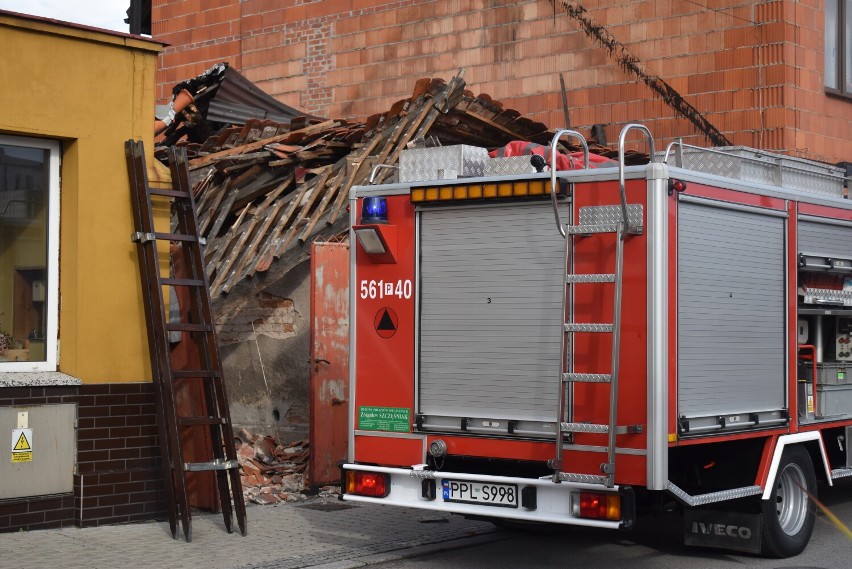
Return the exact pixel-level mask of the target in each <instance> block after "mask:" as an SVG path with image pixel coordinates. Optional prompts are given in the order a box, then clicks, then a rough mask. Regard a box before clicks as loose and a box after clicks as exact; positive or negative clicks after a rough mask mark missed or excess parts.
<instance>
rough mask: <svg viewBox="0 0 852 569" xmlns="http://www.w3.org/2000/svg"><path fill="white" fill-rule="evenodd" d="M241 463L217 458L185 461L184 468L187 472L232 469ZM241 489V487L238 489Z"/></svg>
mask: <svg viewBox="0 0 852 569" xmlns="http://www.w3.org/2000/svg"><path fill="white" fill-rule="evenodd" d="M239 467H240V463H239V462H237V461H236V460H222V459H221V458H217V459H215V460H211V461H210V462H184V463H183V469H184V470H186V471H187V472H202V471H207V470H230V469H232V468H239ZM237 491H239V489H237Z"/></svg>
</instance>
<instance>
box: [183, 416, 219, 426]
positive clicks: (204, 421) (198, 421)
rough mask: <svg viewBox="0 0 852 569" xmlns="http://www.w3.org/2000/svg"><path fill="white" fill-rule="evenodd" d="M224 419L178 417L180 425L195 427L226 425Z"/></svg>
mask: <svg viewBox="0 0 852 569" xmlns="http://www.w3.org/2000/svg"><path fill="white" fill-rule="evenodd" d="M226 422H227V421H225V418H224V417H178V425H181V426H183V427H195V426H198V425H224V424H225V423H226Z"/></svg>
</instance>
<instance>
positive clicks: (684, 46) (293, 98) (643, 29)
mask: <svg viewBox="0 0 852 569" xmlns="http://www.w3.org/2000/svg"><path fill="white" fill-rule="evenodd" d="M153 4H154V11H153V32H154V35H155V38H156V39H159V40H163V41H166V42H169V43H171V44H172V45H171V47H169V48H168V49H166V50H165V51H164V52H163V54H162V55H161V59H160V61H161V70H160V72H159V74H158V83H159V85H160V91H159V94H160V98H161V102H163V101H164V100H165V99H166V98H167V97H168V95H169V93H170V89H171V86H172V85H174V84H175V83H176V82H178V81H180V80H182V79H185V78H188V77H192V76H194V75H196V74H198V73H200V72H201V71H203V70H204V69H206V68H207V67H209V66H210V65H212V64H213V63H215V62H218V61H223V60H224V61H228V62H229V63H231V64H232V65H233V66H234V67H235V68H237V69H238V70H240V71H241V72H243V73H244V74H245V75H246V76H247V77H248V78H249V79H251V80H253V81H254V82H256V83H257V84H258V86H260V87H261V88H263V89H264V90H265V91H267V92H268V93H270V94H272V95H274V96H275V97H277V98H279V99H280V100H282V101H283V102H285V103H287V104H289V105H292V106H295V107H297V108H300V109H302V110H305V111H307V112H311V113H314V114H318V115H323V116H329V117H335V118H362V117H365V116H367V115H370V114H373V113H376V112H382V111H384V110H387V109H388V108H389V107H390V105H391V104H392V103H393V102H394V101H396V100H398V99H400V98H403V97H406V96H408V94H409V93H410V92H411V89H412V87H413V85H414V81H415V80H416V79H417V78H419V77H423V76H438V77H444V78H447V79H448V78H449V77H451V76H452V75H453V74H455V73H456V72H457V71H458V69H459V68H461V67H464V68H465V69H466V75H465V79H466V80H467V82H468V84H469V86H470V88H471V89H472V90H473V91H474V92H476V93H488V94H490V95H491V96H492V97H494V98H497V99H499V100H502V101H503V102H504V103H505V104H506V105H507V106H509V107H513V108H515V109H517V110H519V111H521V112H522V113H525V114H528V115H531V117H532V118H534V119H536V120H540V121H543V122H544V123H545V124H547V125H549V126H550V127H552V128H557V127H561V126H564V122H565V121H564V118H563V112H562V109H561V107H562V104H561V95H560V87H559V73H562V74H563V75H564V77H565V81H566V84H567V90H568V100H569V104H570V107H571V122H572V125H573V126H574V127H579V128H581V129H582V128H588V127H589V126H591V125H592V124H595V123H604V124H608V125H611V126H609V127H607V129H606V132H607V137H608V139H609V140H610V141H612V140H614V139H615V138H616V137H617V134H618V131H619V130H620V128H621V126H622V125H623V124H625V123H627V122H643V123H645V124H647V125H648V126H649V128H651V131H652V132H653V133H654V135H655V138H657V139H658V142H659V143H666V142H667V141H668V140H670V139H671V138H673V137H677V136H683V137H684V138H686V140H687V142H692V143H698V144H706V141H705V140H704V139H703V138H702V137H701V136H698V135H696V131H695V129H694V128H693V127H692V126H691V124H690V123H689V122H688V121H686V120H684V119H683V118H680V117H678V116H676V115H675V113H674V112H673V111H672V110H671V108H669V107H668V106H667V105H665V104H664V103H663V102H662V101H661V100H660V99H659V98H658V97H655V96H653V94H652V92H651V91H650V90H649V89H648V87H647V86H645V85H644V84H643V83H641V82H640V81H639V80H637V78H636V77H635V75H633V74H630V73H627V72H625V71H624V70H622V69H621V68H619V67H618V66H617V65H616V64H615V63H614V61H613V59H612V58H611V57H609V56H608V55H607V52H606V50H604V49H603V48H602V47H600V45H598V44H596V43H595V42H594V41H593V40H592V39H590V38H589V37H587V35H586V34H584V33H583V32H582V31H580V26H579V24H578V23H577V22H576V21H575V20H573V19H571V18H569V16H568V15H566V13H565V12H564V11H563V10H562V9H561V7H558V8H557V9H556V11H555V16H554V8H553V6H552V5H551V3H550V1H548V0H520V1H512V0H469V1H461V0H456V1H447V0H397V1H388V0H358V1H356V0H324V1H318V0H286V1H280V0H244V1H242V2H240V1H239V0H210V1H206V0H205V1H203V2H202V1H201V0H154V2H153ZM557 4H561V2H557ZM579 4H581V5H582V6H583V7H584V8H585V9H586V10H587V11H588V15H589V16H590V17H591V19H592V20H593V22H594V23H595V24H599V25H602V26H604V27H605V28H606V30H607V31H608V32H609V33H610V34H611V35H612V37H614V38H615V39H616V40H617V41H618V42H619V43H621V44H623V45H624V46H626V48H627V49H628V51H629V53H630V55H632V56H633V57H635V58H636V59H637V60H638V62H639V64H640V66H641V67H642V68H643V69H645V70H647V71H648V72H649V73H651V74H657V75H659V76H660V77H662V78H663V79H665V80H666V81H667V82H668V83H669V84H670V85H671V86H672V87H674V88H675V89H676V90H677V91H678V92H679V93H680V94H681V95H683V96H684V98H685V99H686V100H687V101H688V102H689V103H691V104H692V105H693V106H694V107H695V108H696V109H698V110H700V111H701V112H702V113H703V114H704V116H706V118H707V119H708V120H709V121H710V122H711V123H712V124H713V125H714V126H715V127H716V128H718V129H719V130H720V131H722V132H723V133H724V134H725V135H726V136H727V137H728V138H729V139H730V140H731V141H732V142H733V143H734V144H742V145H748V146H756V147H763V148H767V149H780V150H784V151H786V152H789V153H791V154H794V155H800V156H806V157H810V158H815V159H822V160H825V161H830V162H834V161H839V160H849V157H850V156H852V141H850V140H849V138H850V137H849V136H848V133H849V132H852V102H850V101H848V100H844V99H838V98H832V97H827V96H826V95H825V94H824V93H823V89H822V61H823V53H822V50H823V35H822V28H823V17H824V16H823V12H822V10H823V8H822V4H823V2H822V0H800V1H793V0H769V1H763V2H754V1H751V2H748V1H743V0H718V1H714V2H712V3H696V2H691V1H685V0H671V1H669V2H653V1H650V0H584V1H582V2H579ZM702 4H703V5H702ZM202 5H203V9H202V8H201V6H202ZM705 6H712V9H711V8H707V7H705Z"/></svg>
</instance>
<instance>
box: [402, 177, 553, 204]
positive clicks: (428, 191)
mask: <svg viewBox="0 0 852 569" xmlns="http://www.w3.org/2000/svg"><path fill="white" fill-rule="evenodd" d="M546 195H550V181H549V180H517V181H511V182H484V183H482V184H458V185H447V186H434V187H425V188H412V189H411V203H433V202H453V201H473V200H488V199H500V198H526V197H535V196H546Z"/></svg>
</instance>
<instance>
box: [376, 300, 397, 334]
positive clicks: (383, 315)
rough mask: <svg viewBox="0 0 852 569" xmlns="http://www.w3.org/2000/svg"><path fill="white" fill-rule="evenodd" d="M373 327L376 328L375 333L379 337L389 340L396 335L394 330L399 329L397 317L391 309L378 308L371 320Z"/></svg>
mask: <svg viewBox="0 0 852 569" xmlns="http://www.w3.org/2000/svg"><path fill="white" fill-rule="evenodd" d="M373 325H374V326H375V327H376V333H377V334H378V335H379V336H381V337H382V338H390V337H391V336H393V335H394V334H396V329H397V328H398V327H399V316H397V315H396V312H394V310H393V308H387V307H385V308H380V309H379V311H378V312H376V317H375V318H374V319H373Z"/></svg>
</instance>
